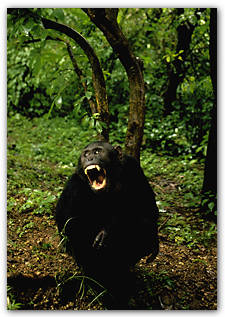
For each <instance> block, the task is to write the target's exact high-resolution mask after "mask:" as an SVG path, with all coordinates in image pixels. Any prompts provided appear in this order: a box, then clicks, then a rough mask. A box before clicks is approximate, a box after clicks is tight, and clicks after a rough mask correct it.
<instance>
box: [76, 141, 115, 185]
mask: <svg viewBox="0 0 225 317" xmlns="http://www.w3.org/2000/svg"><path fill="white" fill-rule="evenodd" d="M115 152H116V150H115V149H114V148H113V147H112V146H111V145H110V144H109V143H106V142H100V141H99V142H94V143H91V144H89V145H88V146H87V147H86V148H85V149H84V150H83V152H82V154H81V158H80V162H81V166H82V169H83V171H84V173H85V175H86V177H87V179H88V182H89V185H90V186H91V188H92V189H93V190H94V191H99V190H103V189H104V188H106V186H107V185H108V184H107V183H108V181H109V174H110V170H109V169H110V168H111V165H112V161H113V159H114V158H115Z"/></svg>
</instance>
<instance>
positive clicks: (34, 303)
mask: <svg viewBox="0 0 225 317" xmlns="http://www.w3.org/2000/svg"><path fill="white" fill-rule="evenodd" d="M31 220H32V226H30V228H29V226H27V227H26V226H24V224H26V223H27V224H28V223H31ZM18 228H26V229H24V231H20V230H18ZM159 237H160V252H159V254H158V256H157V258H156V259H155V260H154V261H153V262H152V263H147V262H146V258H143V259H141V260H140V262H139V263H138V264H137V265H136V267H135V269H134V274H135V276H136V294H135V296H134V297H132V298H131V299H130V302H129V309H133V310H137V309H145V310H146V309H148V310H149V309H150V310H215V309H217V264H216V259H217V251H216V246H215V245H212V246H210V247H209V248H205V247H204V246H202V245H199V246H198V249H196V248H195V249H194V250H193V249H190V248H188V247H187V246H185V245H180V246H178V245H177V244H176V243H172V242H171V241H170V240H169V239H168V238H167V236H166V235H163V234H161V233H159ZM59 242H60V241H59V236H58V235H57V231H56V225H55V222H54V219H51V218H49V216H43V215H42V216H38V215H33V214H29V212H27V213H20V214H18V212H13V211H11V212H10V214H9V215H8V276H7V284H8V286H9V287H10V291H9V294H8V302H9V303H13V302H15V303H20V304H21V305H19V306H18V308H19V309H23V310H28V309H29V310H69V309H70V310H101V309H106V307H105V306H104V305H103V304H102V302H101V296H99V297H98V298H97V295H98V294H97V295H96V293H93V291H92V290H91V288H89V287H88V286H86V287H83V286H84V285H85V284H84V285H83V284H82V285H81V280H79V279H75V278H71V279H68V278H69V277H74V275H75V276H76V275H80V274H81V273H80V272H79V269H78V267H77V265H76V264H75V263H74V260H73V258H72V257H71V256H69V255H67V254H66V253H63V252H62V251H61V250H60V247H59ZM118 260H119V259H118ZM71 281H75V283H70V282H71ZM93 300H94V301H93Z"/></svg>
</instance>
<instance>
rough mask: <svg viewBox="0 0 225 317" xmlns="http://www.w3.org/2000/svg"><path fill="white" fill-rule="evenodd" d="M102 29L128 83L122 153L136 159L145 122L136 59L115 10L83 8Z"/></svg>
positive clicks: (140, 78) (139, 70)
mask: <svg viewBox="0 0 225 317" xmlns="http://www.w3.org/2000/svg"><path fill="white" fill-rule="evenodd" d="M83 11H84V12H86V14H87V15H88V16H89V17H90V19H91V21H92V22H93V23H94V24H95V25H96V26H97V27H98V28H99V29H100V30H101V31H102V32H103V34H104V35H105V37H106V38H107V40H108V42H109V44H110V45H111V47H112V48H113V51H114V52H115V53H116V54H117V55H118V57H119V59H120V61H121V63H122V65H123V66H124V68H125V70H126V73H127V76H128V80H129V86H130V108H129V118H128V127H127V134H126V140H125V152H126V153H127V154H129V155H132V156H134V157H135V158H136V159H137V160H138V161H139V160H140V147H141V142H142V137H143V129H144V121H145V89H144V79H143V73H142V69H141V65H140V61H139V60H138V59H137V58H136V57H135V55H134V54H133V52H132V50H131V48H130V46H129V43H128V41H127V39H126V38H125V36H124V34H123V33H122V30H121V29H120V27H119V25H118V23H117V14H118V9H83Z"/></svg>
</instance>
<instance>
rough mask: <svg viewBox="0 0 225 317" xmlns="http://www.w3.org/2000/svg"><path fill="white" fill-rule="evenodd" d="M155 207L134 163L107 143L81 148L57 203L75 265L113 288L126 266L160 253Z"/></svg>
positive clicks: (60, 226) (122, 277) (118, 286)
mask: <svg viewBox="0 0 225 317" xmlns="http://www.w3.org/2000/svg"><path fill="white" fill-rule="evenodd" d="M157 218H158V208H157V206H156V201H155V196H154V193H153V190H152V188H151V187H150V185H149V183H148V180H147V178H146V177H145V175H144V173H143V171H142V169H141V167H140V165H139V164H138V162H137V161H136V160H135V159H134V158H133V157H131V156H128V155H125V154H122V153H121V150H120V149H118V148H114V147H113V146H112V145H110V144H109V143H106V142H102V141H97V142H94V143H91V144H89V145H88V146H86V147H85V148H84V150H83V151H82V154H81V156H80V158H79V161H78V166H77V169H76V171H75V173H74V174H73V175H72V177H71V178H70V180H69V181H68V183H67V184H66V186H65V188H64V190H63V193H62V195H61V197H60V199H59V201H58V204H57V207H56V222H57V225H58V230H59V232H62V233H63V234H65V235H66V236H67V237H68V245H69V247H70V249H72V252H73V255H74V257H75V259H76V262H77V263H78V265H80V266H81V267H82V268H83V270H84V272H85V273H86V274H87V276H92V277H94V278H95V279H96V280H98V281H99V282H101V283H103V284H104V285H105V286H106V287H107V288H108V289H110V290H111V291H115V290H116V292H117V291H118V289H120V290H121V292H123V291H122V289H123V287H122V284H123V281H125V276H126V275H127V274H128V272H129V267H130V266H132V265H134V264H135V263H137V262H138V261H139V260H140V259H141V258H142V257H144V256H146V255H150V254H151V258H152V259H154V258H155V257H156V255H157V253H158V235H157Z"/></svg>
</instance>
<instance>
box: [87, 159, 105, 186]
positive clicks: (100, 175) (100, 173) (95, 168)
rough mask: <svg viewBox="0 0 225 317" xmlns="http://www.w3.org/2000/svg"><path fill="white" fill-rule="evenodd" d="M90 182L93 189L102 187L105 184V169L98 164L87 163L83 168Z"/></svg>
mask: <svg viewBox="0 0 225 317" xmlns="http://www.w3.org/2000/svg"><path fill="white" fill-rule="evenodd" d="M84 172H85V174H86V175H87V177H88V180H89V182H90V184H91V187H92V188H94V189H95V190H99V189H102V188H104V187H105V186H106V171H105V169H104V168H101V167H100V166H99V165H89V166H87V167H86V168H85V170H84Z"/></svg>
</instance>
